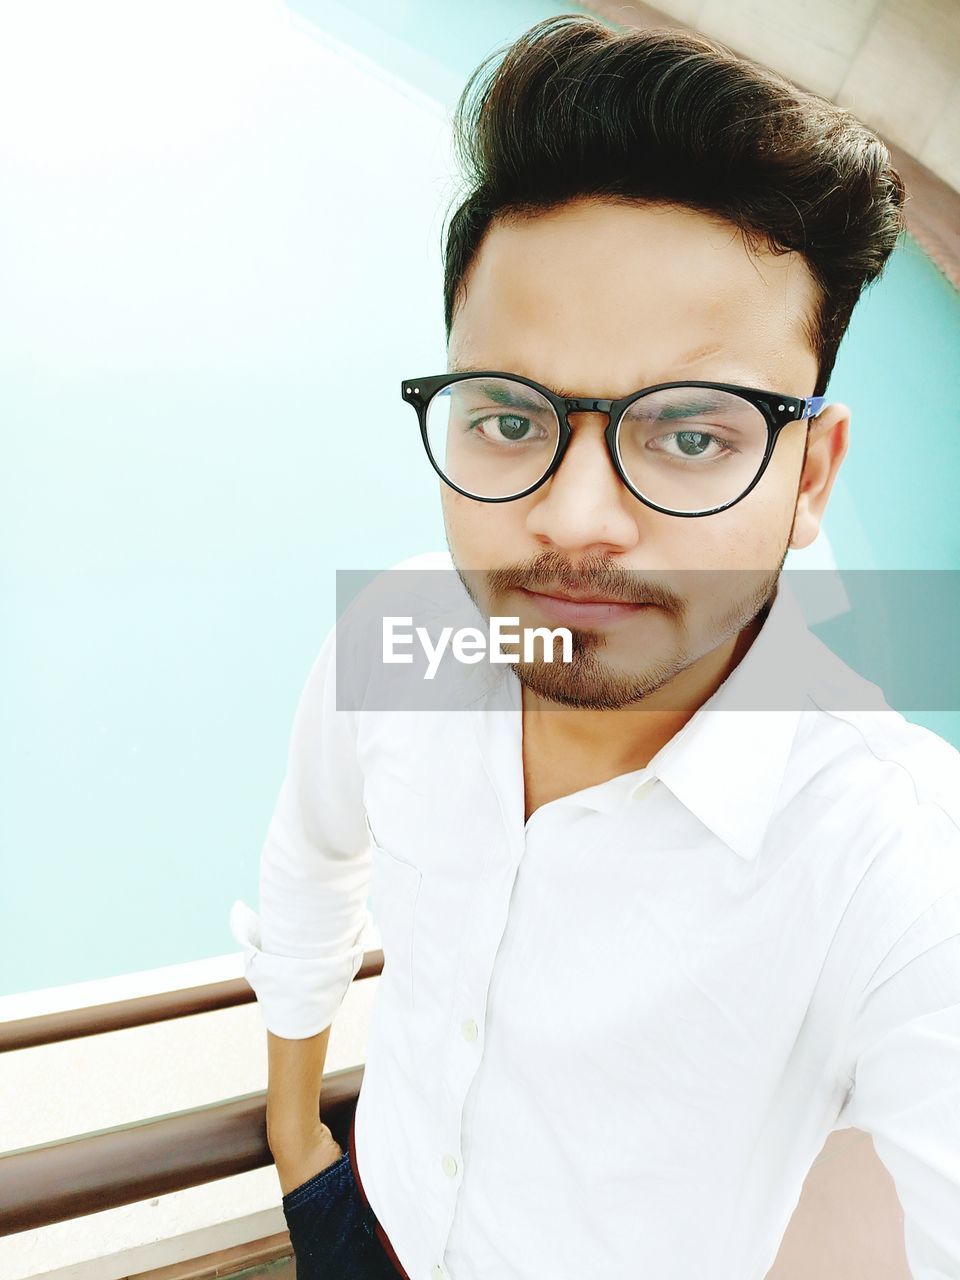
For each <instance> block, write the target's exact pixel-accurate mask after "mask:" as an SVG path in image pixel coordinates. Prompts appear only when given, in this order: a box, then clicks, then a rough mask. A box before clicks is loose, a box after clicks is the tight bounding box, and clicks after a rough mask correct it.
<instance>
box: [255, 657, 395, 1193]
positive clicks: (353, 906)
mask: <svg viewBox="0 0 960 1280" xmlns="http://www.w3.org/2000/svg"><path fill="white" fill-rule="evenodd" d="M335 667H336V663H335V633H334V632H331V633H330V635H329V636H328V638H327V641H326V642H325V644H324V646H323V648H322V649H321V651H320V654H319V656H318V658H317V660H316V661H315V663H314V665H313V667H312V669H311V671H310V674H309V676H308V678H307V682H306V685H305V687H304V690H303V693H302V695H301V697H300V702H299V705H298V707H297V712H296V716H295V719H294V725H293V731H292V734H291V739H290V750H289V756H288V762H287V770H286V775H285V777H284V780H283V785H282V787H281V789H280V794H279V797H278V799H277V803H276V806H275V808H274V812H273V816H272V818H271V821H270V825H269V828H268V831H267V836H266V840H265V842H264V845H263V849H262V853H261V858H260V915H259V917H258V916H257V915H256V914H255V913H254V912H253V911H251V910H250V908H249V907H247V906H246V904H245V903H243V902H239V901H238V902H235V903H234V906H233V909H232V911H231V916H230V927H231V930H232V932H233V935H234V937H235V938H236V939H237V941H238V942H240V943H241V944H242V945H243V949H244V955H245V965H244V974H245V976H246V978H247V981H248V982H249V983H250V985H251V986H252V987H253V989H254V991H255V992H256V995H257V1002H258V1004H259V1007H260V1012H261V1015H262V1017H263V1021H264V1024H265V1026H266V1029H267V1055H268V1076H269V1081H268V1090H267V1137H268V1141H269V1143H270V1149H271V1151H272V1152H273V1154H274V1158H275V1159H276V1161H277V1168H278V1172H279V1173H280V1179H281V1186H282V1187H283V1188H284V1191H286V1190H289V1189H290V1188H291V1187H292V1186H294V1185H296V1184H297V1182H301V1181H304V1180H305V1179H306V1178H307V1177H310V1176H312V1174H313V1173H316V1172H319V1170H320V1169H321V1168H323V1167H324V1166H325V1165H326V1164H329V1163H331V1162H332V1160H333V1159H334V1158H336V1156H337V1155H338V1154H340V1148H339V1147H338V1145H337V1144H336V1142H335V1140H334V1139H333V1137H332V1135H331V1134H330V1132H329V1130H328V1129H327V1127H326V1125H325V1124H324V1123H323V1122H322V1120H321V1119H320V1105H319V1104H320V1086H321V1081H322V1077H323V1066H324V1061H325V1059H326V1051H327V1042H328V1040H329V1035H330V1027H331V1023H332V1021H333V1018H334V1016H335V1014H336V1012H337V1010H338V1009H339V1008H340V1005H341V1004H342V1002H343V999H344V997H345V995H346V993H347V991H348V989H349V987H350V983H351V982H352V981H353V978H354V976H355V974H356V972H357V970H358V969H359V967H360V965H361V963H362V961H363V944H362V941H361V935H362V933H363V931H364V928H365V926H366V923H367V921H368V919H369V912H368V910H367V907H366V900H367V895H368V892H369V880H370V847H369V837H368V835H367V830H366V824H365V820H364V818H365V810H364V804H363V777H362V774H361V771H360V767H359V764H358V761H357V754H356V716H355V715H354V714H352V713H350V712H347V711H340V710H338V709H337V707H336V669H335ZM298 1175H302V1176H298ZM285 1184H286V1185H285Z"/></svg>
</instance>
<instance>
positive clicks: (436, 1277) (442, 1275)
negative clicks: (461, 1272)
mask: <svg viewBox="0 0 960 1280" xmlns="http://www.w3.org/2000/svg"><path fill="white" fill-rule="evenodd" d="M430 1275H431V1277H432V1280H447V1273H446V1272H445V1271H444V1269H443V1267H441V1265H440V1263H439V1262H438V1263H437V1265H436V1266H435V1267H434V1268H433V1270H432V1271H431V1272H430Z"/></svg>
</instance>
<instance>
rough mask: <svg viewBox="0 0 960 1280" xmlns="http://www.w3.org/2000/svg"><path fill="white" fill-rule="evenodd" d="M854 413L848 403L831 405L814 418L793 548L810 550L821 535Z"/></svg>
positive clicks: (811, 424)
mask: <svg viewBox="0 0 960 1280" xmlns="http://www.w3.org/2000/svg"><path fill="white" fill-rule="evenodd" d="M849 430H850V410H849V408H848V407H847V405H845V404H840V403H837V404H828V405H826V406H825V407H824V408H823V409H821V410H820V412H819V413H818V414H817V416H816V417H815V418H811V420H810V425H809V427H808V435H807V449H806V458H805V460H804V464H803V471H802V472H801V474H800V486H799V489H798V491H797V506H796V510H795V511H794V515H793V528H792V529H791V531H790V547H791V548H792V549H795V550H798V551H799V550H801V549H802V548H803V547H809V545H810V543H811V542H813V540H814V538H815V537H816V536H817V534H818V533H819V532H820V522H821V520H822V519H823V513H824V511H825V509H826V506H827V499H828V498H829V497H830V490H831V489H832V488H833V482H834V480H835V479H836V475H837V472H838V471H839V469H840V463H841V462H842V461H843V459H844V455H845V454H846V452H847V443H848V439H847V438H848V433H849Z"/></svg>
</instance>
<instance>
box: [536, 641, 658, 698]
mask: <svg viewBox="0 0 960 1280" xmlns="http://www.w3.org/2000/svg"><path fill="white" fill-rule="evenodd" d="M513 669H514V670H515V671H516V673H517V678H518V680H519V681H520V683H521V684H522V685H523V687H524V688H525V689H527V690H529V691H530V693H532V694H535V695H536V697H538V698H540V699H542V700H543V701H544V702H547V703H553V704H555V705H556V706H560V707H578V708H580V709H582V710H590V711H620V710H622V709H623V708H624V707H630V706H636V705H638V704H640V703H642V702H643V700H644V698H647V697H649V696H650V694H652V693H654V692H656V691H657V690H659V689H661V688H663V686H664V684H665V683H667V682H668V681H669V680H670V678H671V677H672V676H673V675H675V674H676V672H675V671H673V670H670V671H666V670H663V671H646V672H643V673H639V672H626V671H617V670H616V669H615V668H611V667H609V666H607V665H606V664H605V663H603V662H601V661H599V660H597V658H596V656H595V655H594V654H590V653H587V654H583V653H580V654H578V655H576V656H575V658H574V661H573V662H569V663H564V662H542V661H539V662H517V663H515V664H514V667H513Z"/></svg>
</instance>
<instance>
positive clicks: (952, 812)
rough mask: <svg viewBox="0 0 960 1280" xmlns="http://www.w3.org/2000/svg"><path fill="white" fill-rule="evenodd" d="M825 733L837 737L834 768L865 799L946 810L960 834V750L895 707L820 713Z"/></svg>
mask: <svg viewBox="0 0 960 1280" xmlns="http://www.w3.org/2000/svg"><path fill="white" fill-rule="evenodd" d="M817 715H818V717H819V718H820V720H821V725H820V729H821V734H822V735H824V736H825V737H832V739H833V764H834V767H835V769H836V770H837V773H838V780H839V781H840V782H841V784H842V783H843V782H844V781H846V784H847V785H848V786H849V787H850V789H851V790H852V791H854V792H856V794H858V796H859V797H860V798H861V799H865V800H871V799H872V801H873V803H874V804H875V805H877V806H878V807H879V808H881V809H883V808H884V807H885V805H886V803H892V804H894V805H896V806H897V807H899V808H900V809H901V810H902V811H903V812H904V813H905V814H909V813H910V812H911V811H912V810H913V809H915V808H917V807H919V806H923V805H937V806H940V807H942V808H943V810H944V812H945V814H946V816H947V818H948V819H949V820H950V821H952V823H953V824H954V825H955V826H956V827H957V829H958V831H960V751H958V750H957V748H956V747H955V746H953V744H952V743H950V742H948V741H947V739H946V738H943V737H941V735H940V734H938V733H935V732H934V731H933V730H932V729H929V728H927V727H926V726H925V725H922V724H918V723H917V722H915V721H912V720H908V719H907V718H906V717H905V716H904V715H902V714H901V713H900V712H899V711H896V710H894V709H893V708H890V707H888V708H886V709H883V710H871V711H864V710H836V709H830V710H823V709H818V711H817Z"/></svg>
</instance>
